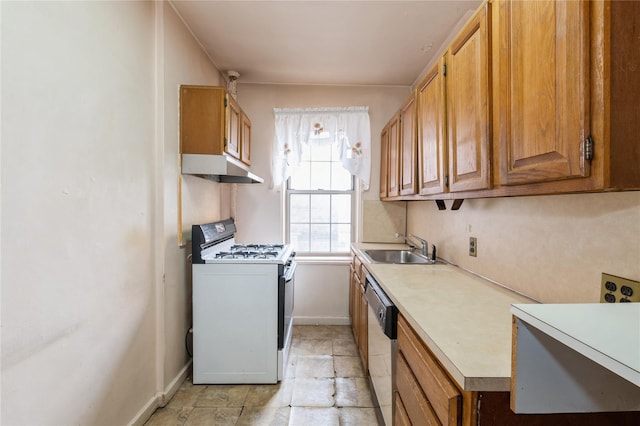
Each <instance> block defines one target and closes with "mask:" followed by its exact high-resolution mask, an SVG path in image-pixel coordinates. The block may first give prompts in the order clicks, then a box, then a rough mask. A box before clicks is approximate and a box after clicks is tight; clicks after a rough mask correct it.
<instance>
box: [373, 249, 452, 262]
mask: <svg viewBox="0 0 640 426" xmlns="http://www.w3.org/2000/svg"><path fill="white" fill-rule="evenodd" d="M363 252H364V255H365V256H366V257H368V258H369V260H370V261H371V262H373V263H402V264H405V263H411V264H419V265H433V264H436V263H442V262H441V261H435V262H434V261H432V260H431V259H429V258H428V257H426V256H423V255H421V254H419V253H415V252H413V251H410V250H364V251H363Z"/></svg>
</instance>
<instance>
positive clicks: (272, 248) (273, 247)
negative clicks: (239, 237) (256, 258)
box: [231, 244, 284, 252]
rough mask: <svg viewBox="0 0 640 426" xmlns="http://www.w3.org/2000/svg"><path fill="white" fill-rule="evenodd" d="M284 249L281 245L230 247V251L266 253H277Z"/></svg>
mask: <svg viewBox="0 0 640 426" xmlns="http://www.w3.org/2000/svg"><path fill="white" fill-rule="evenodd" d="M283 248H284V245H283V244H234V245H232V246H231V251H247V250H251V251H257V252H267V251H274V252H275V251H278V250H282V249H283Z"/></svg>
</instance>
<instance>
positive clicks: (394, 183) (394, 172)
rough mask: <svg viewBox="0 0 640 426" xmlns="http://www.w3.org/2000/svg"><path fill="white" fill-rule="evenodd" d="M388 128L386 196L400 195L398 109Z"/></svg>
mask: <svg viewBox="0 0 640 426" xmlns="http://www.w3.org/2000/svg"><path fill="white" fill-rule="evenodd" d="M388 129H389V162H388V164H389V168H388V173H387V175H388V178H389V183H388V186H387V190H388V196H389V197H395V196H397V195H400V182H399V177H400V176H399V166H400V157H399V150H400V111H398V112H397V113H396V114H395V115H394V116H393V118H391V121H389V124H388Z"/></svg>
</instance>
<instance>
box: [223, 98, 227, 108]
mask: <svg viewBox="0 0 640 426" xmlns="http://www.w3.org/2000/svg"><path fill="white" fill-rule="evenodd" d="M224 107H225V108H226V107H227V98H224Z"/></svg>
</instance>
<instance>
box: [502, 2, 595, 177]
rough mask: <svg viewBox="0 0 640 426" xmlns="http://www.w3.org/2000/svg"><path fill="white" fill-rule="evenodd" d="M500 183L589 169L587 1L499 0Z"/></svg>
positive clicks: (584, 173)
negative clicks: (500, 0) (586, 145)
mask: <svg viewBox="0 0 640 426" xmlns="http://www.w3.org/2000/svg"><path fill="white" fill-rule="evenodd" d="M498 13H499V17H498V22H499V27H498V31H499V34H500V37H499V43H500V44H499V53H498V81H499V86H498V98H499V103H498V109H497V110H498V121H499V122H500V123H505V124H506V123H508V125H506V126H502V127H501V128H500V132H501V133H500V155H501V157H500V165H501V169H500V183H501V184H502V185H517V184H523V183H534V182H544V181H553V180H562V179H568V178H574V177H584V176H588V175H589V172H590V170H589V162H588V161H586V160H585V155H584V153H585V148H586V147H585V144H586V143H587V142H586V141H587V138H589V137H590V135H591V131H590V123H589V110H590V98H589V21H590V20H589V3H587V2H582V1H555V0H545V1H535V2H520V1H514V2H512V1H509V2H501V3H500V4H499V9H498Z"/></svg>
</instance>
